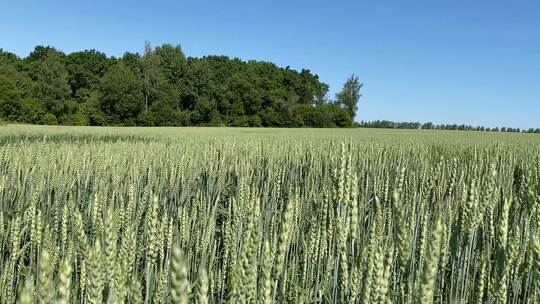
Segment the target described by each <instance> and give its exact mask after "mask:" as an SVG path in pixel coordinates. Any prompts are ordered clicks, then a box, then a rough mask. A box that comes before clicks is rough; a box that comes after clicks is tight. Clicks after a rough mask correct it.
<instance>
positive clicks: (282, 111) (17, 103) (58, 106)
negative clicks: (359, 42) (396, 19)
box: [0, 44, 361, 127]
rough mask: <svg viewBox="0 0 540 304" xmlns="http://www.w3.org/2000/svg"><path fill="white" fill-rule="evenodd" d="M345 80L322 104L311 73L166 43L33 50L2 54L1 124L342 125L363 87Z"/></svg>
mask: <svg viewBox="0 0 540 304" xmlns="http://www.w3.org/2000/svg"><path fill="white" fill-rule="evenodd" d="M353 78H354V80H355V82H354V83H349V82H347V85H346V86H345V87H344V92H342V93H341V95H338V98H337V100H336V101H330V100H329V99H328V97H327V93H328V85H326V84H324V83H322V82H321V81H320V80H319V78H318V76H317V75H314V74H312V73H311V72H310V71H309V70H302V71H300V72H298V71H295V70H292V69H290V68H289V67H286V68H280V67H278V66H276V65H275V64H273V63H268V62H259V61H248V62H244V61H241V60H240V59H236V58H235V59H231V58H228V57H225V56H208V57H203V58H191V57H190V58H186V56H185V55H184V53H183V52H182V50H181V48H180V47H179V46H172V45H169V44H165V45H162V46H160V47H157V48H152V47H150V45H149V44H146V46H145V51H144V54H143V55H140V54H136V53H126V54H124V56H123V57H122V58H114V57H113V58H109V57H107V56H106V55H105V54H103V53H101V52H98V51H95V50H87V51H81V52H74V53H71V54H67V55H66V54H64V53H62V52H60V51H58V50H56V49H54V48H51V47H42V46H38V47H36V48H35V50H34V51H33V52H32V53H31V54H30V55H29V56H28V57H26V58H23V59H21V58H18V57H17V56H16V55H14V54H12V53H9V52H5V51H2V50H1V49H0V117H1V118H3V119H4V120H6V121H13V122H23V123H34V124H62V125H98V126H101V125H122V126H131V125H133V126H134V125H140V126H199V125H206V126H237V127H248V126H251V127H263V126H264V127H350V126H351V125H352V122H353V119H354V116H355V113H356V103H357V102H358V98H359V97H360V95H359V93H358V91H359V90H360V87H361V84H360V83H359V82H358V78H355V77H353ZM351 90H352V91H353V93H355V94H356V95H354V94H353V95H351V94H349V92H350V91H351ZM355 97H356V99H355Z"/></svg>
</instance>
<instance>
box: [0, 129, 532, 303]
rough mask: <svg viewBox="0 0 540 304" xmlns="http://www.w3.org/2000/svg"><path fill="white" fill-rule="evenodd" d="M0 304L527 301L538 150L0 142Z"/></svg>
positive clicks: (242, 142)
mask: <svg viewBox="0 0 540 304" xmlns="http://www.w3.org/2000/svg"><path fill="white" fill-rule="evenodd" d="M0 143H1V146H0V270H1V273H0V302H1V303H171V302H172V303H540V242H539V237H540V227H539V225H540V145H538V144H534V143H527V144H524V143H520V144H517V143H506V142H498V143H482V142H478V143H461V142H445V141H438V140H435V139H433V140H427V141H421V140H399V139H397V138H396V140H392V141H384V140H373V139H370V140H363V139H360V138H351V139H348V140H331V139H323V138H321V139H319V138H316V137H305V138H295V139H290V138H289V139H288V138H272V139H268V138H266V139H265V138H256V137H249V136H246V137H245V138H241V137H240V138H235V139H227V140H219V139H216V138H211V139H207V140H205V139H203V138H197V139H192V140H190V139H186V138H184V139H181V140H180V139H177V140H175V139H171V138H169V139H167V140H165V139H164V140H160V139H159V138H158V137H156V138H137V137H136V136H135V137H125V138H114V137H106V136H105V137H103V136H101V137H93V136H91V135H88V136H87V135H85V136H80V137H78V136H76V135H73V134H70V135H65V136H62V135H57V136H55V137H48V138H45V137H37V136H36V137H32V136H9V137H5V138H0Z"/></svg>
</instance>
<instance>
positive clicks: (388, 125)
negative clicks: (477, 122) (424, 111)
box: [354, 120, 540, 133]
mask: <svg viewBox="0 0 540 304" xmlns="http://www.w3.org/2000/svg"><path fill="white" fill-rule="evenodd" d="M354 125H355V126H356V127H360V128H380V129H416V130H419V129H422V130H456V131H485V132H522V133H540V128H536V129H535V128H529V129H520V128H510V127H501V128H499V127H494V128H490V127H483V126H471V125H465V124H434V123H432V122H426V123H420V122H394V121H389V120H374V121H360V122H358V123H355V124H354Z"/></svg>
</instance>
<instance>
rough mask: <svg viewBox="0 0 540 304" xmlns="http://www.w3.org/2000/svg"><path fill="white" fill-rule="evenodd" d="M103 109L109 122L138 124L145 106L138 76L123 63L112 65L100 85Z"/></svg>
mask: <svg viewBox="0 0 540 304" xmlns="http://www.w3.org/2000/svg"><path fill="white" fill-rule="evenodd" d="M100 93H101V109H102V110H103V112H104V113H105V114H106V115H107V117H108V123H109V124H125V125H134V124H136V118H137V116H138V115H139V113H140V112H141V110H142V108H143V106H144V100H143V98H142V97H143V95H142V94H141V86H140V82H139V79H137V76H136V75H135V74H134V73H133V72H132V71H131V70H130V69H129V68H128V67H127V66H126V65H125V64H124V63H123V62H119V63H117V64H116V65H114V66H113V67H111V68H110V69H109V70H108V71H107V73H106V74H105V76H103V79H102V83H101V86H100Z"/></svg>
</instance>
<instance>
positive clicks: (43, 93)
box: [26, 46, 71, 117]
mask: <svg viewBox="0 0 540 304" xmlns="http://www.w3.org/2000/svg"><path fill="white" fill-rule="evenodd" d="M64 59H65V55H64V54H63V53H61V52H59V51H57V50H55V49H54V48H51V47H42V46H37V47H36V48H35V50H34V51H33V52H32V53H30V55H29V56H28V58H27V59H26V64H27V68H28V74H29V75H30V78H31V79H32V80H33V81H34V84H35V86H34V87H35V97H37V98H38V99H40V100H42V101H43V102H44V103H45V105H46V107H47V110H48V111H49V112H51V113H53V114H54V115H55V116H56V117H59V116H61V115H64V114H66V113H65V112H66V111H68V109H67V108H66V107H65V105H66V101H68V99H69V98H70V96H71V88H70V86H69V84H68V72H67V70H66V66H65V64H64Z"/></svg>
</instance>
